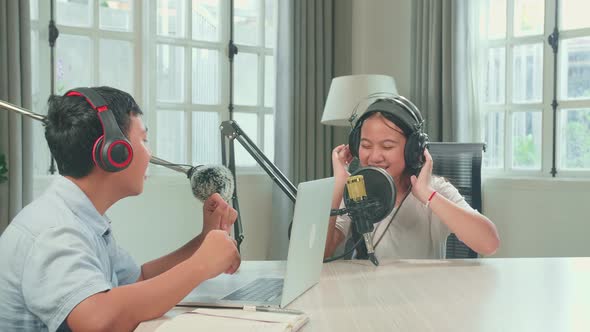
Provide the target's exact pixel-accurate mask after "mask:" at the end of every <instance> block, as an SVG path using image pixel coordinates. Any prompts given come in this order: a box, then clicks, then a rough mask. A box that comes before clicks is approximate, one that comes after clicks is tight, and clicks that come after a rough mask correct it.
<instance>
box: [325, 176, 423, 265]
mask: <svg viewBox="0 0 590 332" xmlns="http://www.w3.org/2000/svg"><path fill="white" fill-rule="evenodd" d="M411 192H412V185H411V184H410V186H409V187H408V192H407V193H406V195H405V196H404V199H402V201H401V203H400V204H399V206H398V207H397V209H396V210H395V212H394V213H393V216H391V219H389V222H388V223H387V226H386V227H385V230H384V231H383V234H381V236H380V237H379V239H378V240H377V242H376V243H375V245H374V248H377V245H378V244H379V242H381V240H382V239H383V236H384V235H385V232H387V229H388V228H389V226H391V223H392V222H393V220H394V219H395V216H396V215H397V213H398V212H399V210H400V209H401V208H402V205H404V202H405V201H406V198H408V196H409V195H410V193H411ZM374 239H375V233H373V240H374ZM362 241H363V238H362V237H361V238H359V240H358V241H356V243H355V244H354V245H353V246H352V248H350V249H349V250H348V251H347V252H345V253H344V254H342V255H340V256H335V257H328V258H326V259H324V261H323V262H324V263H330V262H333V261H337V260H339V259H342V258H344V257H346V256H348V255H350V254H351V253H352V252H354V251H355V250H356V248H357V247H358V246H359V245H360V244H361V242H362Z"/></svg>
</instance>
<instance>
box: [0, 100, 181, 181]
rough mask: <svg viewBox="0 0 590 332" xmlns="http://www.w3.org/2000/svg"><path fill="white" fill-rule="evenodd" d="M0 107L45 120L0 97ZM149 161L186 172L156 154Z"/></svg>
mask: <svg viewBox="0 0 590 332" xmlns="http://www.w3.org/2000/svg"><path fill="white" fill-rule="evenodd" d="M0 108H3V109H6V110H9V111H12V112H16V113H19V114H21V115H24V116H28V117H29V118H32V119H34V120H37V121H41V122H43V123H45V121H46V117H45V116H44V115H41V114H37V113H35V112H31V111H29V110H28V109H26V108H22V107H20V106H16V105H14V104H11V103H9V102H7V101H4V100H2V99H0ZM150 163H152V164H154V165H159V166H164V167H167V168H170V169H172V170H175V171H177V172H180V173H184V174H187V172H188V170H187V169H186V168H185V167H182V166H178V165H176V164H173V163H171V162H168V161H166V160H164V159H160V158H158V157H156V156H152V158H151V159H150Z"/></svg>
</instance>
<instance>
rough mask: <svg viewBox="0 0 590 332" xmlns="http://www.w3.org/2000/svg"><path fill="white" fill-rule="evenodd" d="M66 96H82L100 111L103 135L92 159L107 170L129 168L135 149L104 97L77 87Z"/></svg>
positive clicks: (94, 149) (93, 107)
mask: <svg viewBox="0 0 590 332" xmlns="http://www.w3.org/2000/svg"><path fill="white" fill-rule="evenodd" d="M65 96H81V97H84V99H86V101H87V102H88V104H90V106H91V107H92V109H94V110H95V111H96V112H97V113H98V118H99V120H100V124H101V125H102V135H101V136H100V137H99V138H98V139H97V140H96V141H95V142H94V146H93V148H92V160H93V161H94V164H95V165H96V166H98V167H100V168H102V169H103V170H105V171H107V172H119V171H122V170H124V169H125V168H127V166H129V164H131V160H132V159H133V149H132V148H131V144H130V143H129V140H128V139H127V137H125V135H124V134H123V132H122V131H121V128H119V125H118V124H117V120H116V119H115V115H114V114H113V112H112V111H111V110H109V108H108V106H107V102H106V101H105V100H104V98H103V97H102V96H101V95H100V94H98V92H96V91H95V90H93V89H92V88H77V89H72V90H70V91H68V92H66V94H65Z"/></svg>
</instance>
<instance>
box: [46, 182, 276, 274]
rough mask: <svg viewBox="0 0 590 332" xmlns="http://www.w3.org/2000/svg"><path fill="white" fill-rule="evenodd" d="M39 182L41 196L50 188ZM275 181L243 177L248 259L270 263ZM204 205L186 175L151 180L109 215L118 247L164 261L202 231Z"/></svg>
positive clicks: (138, 256) (242, 211)
mask: <svg viewBox="0 0 590 332" xmlns="http://www.w3.org/2000/svg"><path fill="white" fill-rule="evenodd" d="M50 181H51V179H50V178H49V177H46V178H41V179H38V180H36V181H35V197H37V196H38V195H39V194H40V193H41V192H42V191H43V190H45V188H46V187H47V185H48V184H49V183H50ZM272 185H274V184H273V183H272V180H270V178H269V177H268V176H267V175H266V174H243V175H238V181H237V186H238V200H239V203H240V215H241V216H242V224H243V227H244V237H245V239H244V242H243V243H242V246H241V252H242V257H243V258H244V259H254V260H264V259H266V256H267V247H268V243H269V236H270V222H271V216H270V213H271V188H272ZM201 209H202V204H201V202H199V201H198V200H197V199H196V198H194V196H193V195H192V193H191V187H190V184H189V182H188V180H187V179H186V176H183V175H182V174H180V173H173V172H172V171H170V175H163V176H151V177H149V178H148V179H147V181H146V183H145V188H144V192H143V193H142V194H141V195H139V196H136V197H128V198H125V199H123V200H121V201H119V202H118V203H117V204H115V205H114V206H113V207H111V209H109V210H108V211H107V215H108V216H109V217H110V218H111V220H112V222H113V224H112V227H113V231H114V234H115V237H116V239H117V241H118V243H119V244H120V245H121V246H122V247H123V248H125V249H126V250H128V251H129V252H130V254H131V255H132V256H133V257H134V258H135V259H136V260H137V262H138V263H144V262H146V261H148V260H151V259H154V258H157V257H160V256H162V255H164V254H166V253H168V252H170V251H172V250H174V249H176V248H178V247H180V246H181V245H183V244H184V243H186V242H187V241H188V240H190V239H191V238H193V237H194V236H196V235H197V234H198V233H199V232H200V231H201V228H202V223H203V218H202V210H201Z"/></svg>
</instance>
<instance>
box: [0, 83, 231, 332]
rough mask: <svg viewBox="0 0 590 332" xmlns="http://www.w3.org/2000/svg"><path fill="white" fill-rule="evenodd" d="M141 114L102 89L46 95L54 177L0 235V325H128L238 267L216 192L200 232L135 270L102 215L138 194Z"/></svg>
mask: <svg viewBox="0 0 590 332" xmlns="http://www.w3.org/2000/svg"><path fill="white" fill-rule="evenodd" d="M97 100H99V101H103V102H104V103H106V107H100V106H101V105H95V104H97V102H96V101H97ZM93 102H94V103H93ZM98 103H100V102H98ZM141 115H142V111H141V110H140V108H139V106H138V105H137V104H136V103H135V101H134V100H133V98H132V97H131V96H130V95H129V94H127V93H125V92H122V91H119V90H116V89H113V88H108V87H100V88H94V89H87V88H86V89H85V88H80V89H75V91H74V90H72V91H70V92H69V93H67V94H66V95H65V96H63V97H59V96H56V97H52V98H50V100H49V111H48V116H47V122H46V127H45V137H46V139H47V142H48V144H49V148H50V150H51V153H52V154H53V156H54V158H55V160H56V162H57V165H58V169H59V173H60V174H61V176H60V177H59V178H57V179H55V181H54V182H53V183H52V185H51V186H50V187H49V188H48V189H47V191H46V192H45V193H44V194H43V195H42V196H40V197H39V198H38V199H36V200H35V201H34V202H32V203H31V204H29V205H28V206H27V207H25V208H24V209H23V210H22V211H21V212H20V213H19V214H18V215H17V216H16V217H15V218H14V220H13V221H12V222H11V223H10V225H9V226H8V227H7V228H6V230H5V231H4V233H3V234H2V236H1V237H0V253H2V254H1V255H0V298H1V299H2V301H0V330H1V331H15V330H17V331H18V330H26V331H31V330H35V331H56V330H57V331H69V330H73V331H79V330H84V331H86V330H88V331H130V330H133V329H134V328H135V327H136V326H137V325H138V324H139V323H140V322H142V321H145V320H149V319H153V318H156V317H159V316H161V315H163V314H164V313H166V312H167V311H168V310H170V309H171V308H172V307H173V306H174V305H176V304H177V303H178V302H179V301H180V300H181V299H182V298H184V297H185V296H186V295H187V294H188V293H189V292H190V291H191V290H192V289H193V288H195V287H196V286H197V285H199V284H200V283H201V282H203V281H204V280H207V279H209V278H212V277H215V276H217V275H219V274H221V273H223V272H226V273H233V272H235V271H236V270H237V268H238V267H239V264H240V257H239V254H238V251H237V248H236V245H235V241H233V239H231V238H230V237H229V236H228V233H227V231H228V230H229V229H230V227H231V225H232V224H233V222H234V221H235V219H236V217H237V213H236V211H235V210H234V209H232V208H231V207H230V206H229V205H228V204H227V203H226V202H224V201H223V199H221V197H220V196H219V195H218V194H215V195H213V196H211V197H210V198H209V199H208V200H207V201H206V202H205V204H204V207H203V231H202V232H201V234H199V235H198V236H197V237H195V238H194V239H193V240H191V241H189V242H188V243H187V244H185V245H184V246H183V247H181V248H179V249H178V250H176V251H174V252H172V253H170V254H168V255H166V256H164V257H161V258H159V259H156V260H154V261H151V262H148V263H146V264H144V265H142V266H141V267H139V266H138V265H137V264H136V263H135V262H134V261H133V260H132V259H131V257H130V256H129V255H128V254H127V253H126V252H125V251H123V250H122V249H121V248H120V247H118V246H117V244H116V242H115V239H114V237H113V235H112V232H111V227H110V221H109V219H108V218H107V217H106V216H105V215H104V214H105V212H106V211H107V210H108V209H109V207H111V206H112V205H113V204H115V203H116V202H117V201H119V200H120V199H122V198H125V197H128V196H134V195H139V194H140V193H141V192H142V191H143V182H144V180H145V174H146V170H147V167H148V164H149V161H150V158H151V153H150V150H149V148H148V147H147V129H146V128H145V126H144V124H143V122H142V118H141ZM103 126H104V127H103ZM113 133H115V134H113ZM117 133H118V134H117ZM101 135H103V136H101ZM117 135H118V136H117ZM100 137H102V141H97V140H98V139H100ZM113 141H114V142H115V143H114V144H112V145H113V147H112V149H111V148H110V147H109V145H107V146H106V147H107V149H104V150H103V149H101V143H102V144H108V143H113ZM105 142H107V143H105ZM127 147H128V149H127ZM96 149H98V150H96ZM95 152H98V153H95ZM103 152H104V155H103V154H102V153H103ZM117 154H119V155H117ZM103 156H106V157H105V158H106V159H105V160H108V161H109V162H110V165H107V166H104V160H103V159H102V157H103ZM120 156H123V160H119V159H120V158H119V157H120ZM111 157H112V158H111ZM101 163H102V164H101ZM113 165H114V167H115V168H116V169H115V171H114V172H113V170H112V169H110V170H108V168H109V166H110V167H113Z"/></svg>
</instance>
